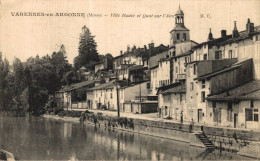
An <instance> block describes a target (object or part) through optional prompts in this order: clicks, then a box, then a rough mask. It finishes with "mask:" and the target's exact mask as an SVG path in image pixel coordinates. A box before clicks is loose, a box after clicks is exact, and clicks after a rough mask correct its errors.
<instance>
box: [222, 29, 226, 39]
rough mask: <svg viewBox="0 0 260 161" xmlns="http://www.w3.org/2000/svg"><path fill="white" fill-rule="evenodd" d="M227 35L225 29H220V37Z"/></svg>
mask: <svg viewBox="0 0 260 161" xmlns="http://www.w3.org/2000/svg"><path fill="white" fill-rule="evenodd" d="M226 36H227V31H226V30H221V38H225V37H226Z"/></svg>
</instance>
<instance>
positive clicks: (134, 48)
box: [132, 45, 136, 53]
mask: <svg viewBox="0 0 260 161" xmlns="http://www.w3.org/2000/svg"><path fill="white" fill-rule="evenodd" d="M135 50H136V46H135V45H134V46H133V47H132V53H135V52H136V51H135Z"/></svg>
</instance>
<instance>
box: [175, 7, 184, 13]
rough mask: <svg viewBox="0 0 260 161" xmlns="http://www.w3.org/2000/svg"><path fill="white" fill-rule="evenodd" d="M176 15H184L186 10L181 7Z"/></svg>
mask: <svg viewBox="0 0 260 161" xmlns="http://www.w3.org/2000/svg"><path fill="white" fill-rule="evenodd" d="M175 15H184V12H183V11H182V10H181V8H180V7H179V9H178V11H177V12H176V13H175Z"/></svg>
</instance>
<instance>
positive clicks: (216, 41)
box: [196, 26, 260, 48]
mask: <svg viewBox="0 0 260 161" xmlns="http://www.w3.org/2000/svg"><path fill="white" fill-rule="evenodd" d="M254 28H255V32H252V33H250V34H248V33H247V31H246V30H243V31H240V32H239V36H238V37H236V38H232V34H230V35H226V37H224V38H221V37H220V38H217V39H213V40H210V41H205V42H202V43H200V44H198V45H197V46H196V48H197V47H201V46H203V45H205V44H208V45H209V46H213V45H224V44H229V43H233V42H237V41H240V40H244V39H247V38H250V36H252V35H255V34H259V33H260V32H259V31H258V29H259V28H260V26H256V27H254Z"/></svg>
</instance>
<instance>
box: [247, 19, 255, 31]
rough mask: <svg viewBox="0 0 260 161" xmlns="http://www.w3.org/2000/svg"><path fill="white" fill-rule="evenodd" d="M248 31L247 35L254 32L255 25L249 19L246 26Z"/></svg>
mask: <svg viewBox="0 0 260 161" xmlns="http://www.w3.org/2000/svg"><path fill="white" fill-rule="evenodd" d="M246 31H247V34H250V33H252V32H254V23H251V22H250V19H249V18H248V20H247V24H246Z"/></svg>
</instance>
